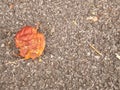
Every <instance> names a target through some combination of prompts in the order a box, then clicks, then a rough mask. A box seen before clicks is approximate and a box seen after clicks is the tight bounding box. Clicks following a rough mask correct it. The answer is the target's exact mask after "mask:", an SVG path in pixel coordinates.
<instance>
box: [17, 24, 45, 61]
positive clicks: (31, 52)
mask: <svg viewBox="0 0 120 90" xmlns="http://www.w3.org/2000/svg"><path fill="white" fill-rule="evenodd" d="M15 44H16V47H17V48H19V51H20V56H22V57H25V59H30V58H32V59H35V58H36V57H39V56H40V55H42V53H43V51H44V48H45V37H44V35H43V34H42V33H39V32H37V29H36V28H34V27H31V26H25V27H23V28H22V29H21V30H20V31H19V32H18V33H17V34H16V36H15Z"/></svg>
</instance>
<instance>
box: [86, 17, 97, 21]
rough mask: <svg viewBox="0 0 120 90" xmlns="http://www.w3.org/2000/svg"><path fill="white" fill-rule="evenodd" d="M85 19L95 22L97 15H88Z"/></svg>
mask: <svg viewBox="0 0 120 90" xmlns="http://www.w3.org/2000/svg"><path fill="white" fill-rule="evenodd" d="M87 20H91V21H93V22H96V21H98V17H97V16H89V17H87Z"/></svg>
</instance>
